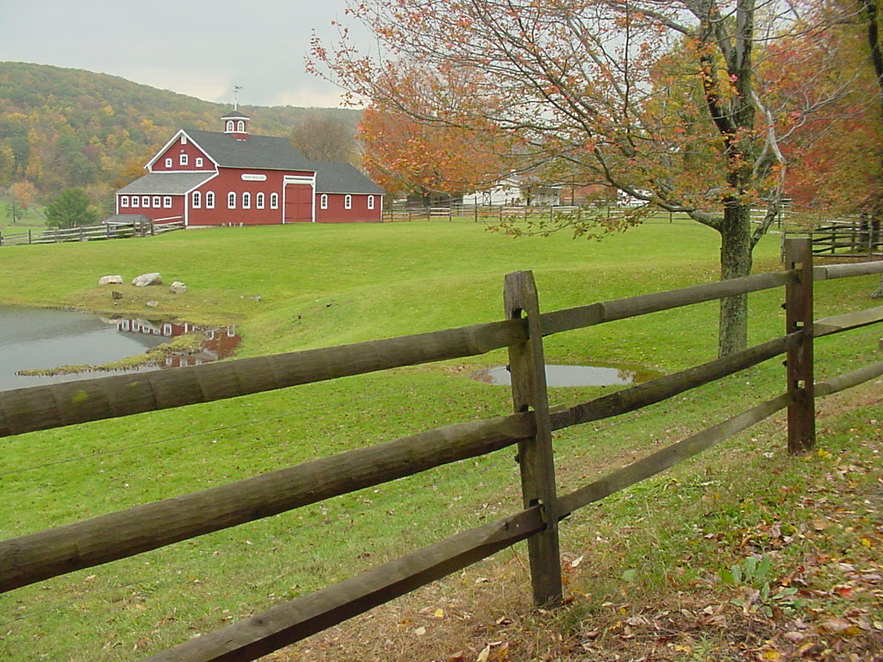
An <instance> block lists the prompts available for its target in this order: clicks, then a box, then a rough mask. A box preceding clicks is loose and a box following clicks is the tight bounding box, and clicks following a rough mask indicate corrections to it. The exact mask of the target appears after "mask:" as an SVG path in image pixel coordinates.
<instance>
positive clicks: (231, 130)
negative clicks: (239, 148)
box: [221, 84, 249, 140]
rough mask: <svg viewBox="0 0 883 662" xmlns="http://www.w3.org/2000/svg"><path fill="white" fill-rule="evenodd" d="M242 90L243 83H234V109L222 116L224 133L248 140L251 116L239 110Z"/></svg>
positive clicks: (237, 138)
mask: <svg viewBox="0 0 883 662" xmlns="http://www.w3.org/2000/svg"><path fill="white" fill-rule="evenodd" d="M240 90H242V86H241V85H239V84H234V85H233V111H232V112H229V113H226V114H225V115H223V116H221V119H222V120H223V121H224V133H226V134H228V135H230V136H232V137H233V138H235V139H236V140H248V120H249V117H248V115H246V114H245V113H243V112H242V111H240V110H239V92H240Z"/></svg>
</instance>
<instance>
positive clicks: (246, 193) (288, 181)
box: [116, 111, 383, 226]
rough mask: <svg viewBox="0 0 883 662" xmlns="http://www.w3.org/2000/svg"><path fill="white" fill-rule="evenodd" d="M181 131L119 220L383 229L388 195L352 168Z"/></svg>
mask: <svg viewBox="0 0 883 662" xmlns="http://www.w3.org/2000/svg"><path fill="white" fill-rule="evenodd" d="M221 119H222V121H223V122H224V131H223V132H216V131H198V130H195V129H186V130H185V129H180V130H179V131H178V132H177V133H176V134H175V135H174V136H173V137H172V139H171V140H169V141H168V142H167V143H166V144H165V145H164V146H163V147H162V149H160V150H159V152H157V154H156V156H154V157H153V158H152V159H151V160H150V161H149V162H148V163H147V165H146V166H145V167H146V168H147V171H148V174H146V175H144V176H143V177H141V178H139V179H136V180H135V181H133V182H132V183H131V184H129V185H128V186H124V187H123V188H121V189H120V190H119V191H117V194H116V211H117V214H143V215H144V216H147V217H148V218H150V219H152V220H154V221H159V222H163V221H165V222H171V221H181V220H183V221H184V224H185V225H186V226H197V225H229V224H233V225H240V224H244V225H271V224H279V223H346V222H371V221H375V222H379V221H380V220H381V213H382V204H383V198H382V196H383V190H382V189H381V188H380V187H379V186H377V184H375V183H374V182H372V181H371V180H370V179H368V178H367V177H366V176H365V175H363V174H362V173H361V172H359V171H358V170H356V168H354V167H353V166H351V165H350V164H349V163H338V162H328V161H311V160H309V159H307V158H306V157H305V156H304V155H303V153H301V152H300V150H298V149H296V148H295V147H293V146H292V145H291V143H290V142H289V141H288V139H287V138H276V137H273V136H257V135H250V134H249V133H248V120H249V118H248V117H247V116H246V115H244V114H243V113H242V112H240V111H233V112H230V113H228V114H226V115H224V116H223V117H222V118H221Z"/></svg>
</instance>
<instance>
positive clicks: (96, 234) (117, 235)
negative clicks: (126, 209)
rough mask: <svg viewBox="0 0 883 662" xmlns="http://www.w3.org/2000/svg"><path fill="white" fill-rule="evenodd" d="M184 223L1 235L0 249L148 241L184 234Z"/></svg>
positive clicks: (116, 224) (124, 224)
mask: <svg viewBox="0 0 883 662" xmlns="http://www.w3.org/2000/svg"><path fill="white" fill-rule="evenodd" d="M183 229H184V221H168V222H163V223H153V222H150V223H139V222H113V223H98V224H97V225H79V226H77V227H74V228H59V229H45V230H33V229H30V230H28V231H26V232H18V233H14V234H12V233H8V232H7V233H0V246H15V245H21V244H57V243H62V242H69V241H94V240H99V239H125V238H128V237H146V236H152V235H155V234H162V233H163V232H170V231H172V230H183Z"/></svg>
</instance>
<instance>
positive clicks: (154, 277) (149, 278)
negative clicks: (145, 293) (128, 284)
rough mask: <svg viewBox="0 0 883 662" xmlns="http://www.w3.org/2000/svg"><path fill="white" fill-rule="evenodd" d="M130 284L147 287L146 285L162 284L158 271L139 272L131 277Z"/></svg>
mask: <svg viewBox="0 0 883 662" xmlns="http://www.w3.org/2000/svg"><path fill="white" fill-rule="evenodd" d="M132 285H134V286H135V287H147V286H148V285H162V278H161V277H160V275H159V274H158V273H152V274H141V275H140V276H135V277H134V278H133V279H132Z"/></svg>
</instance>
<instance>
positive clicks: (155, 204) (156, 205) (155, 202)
mask: <svg viewBox="0 0 883 662" xmlns="http://www.w3.org/2000/svg"><path fill="white" fill-rule="evenodd" d="M150 204H151V205H152V206H153V208H154V209H159V208H160V207H161V206H162V200H161V199H160V196H158V195H155V196H153V200H152V201H151V203H150Z"/></svg>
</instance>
